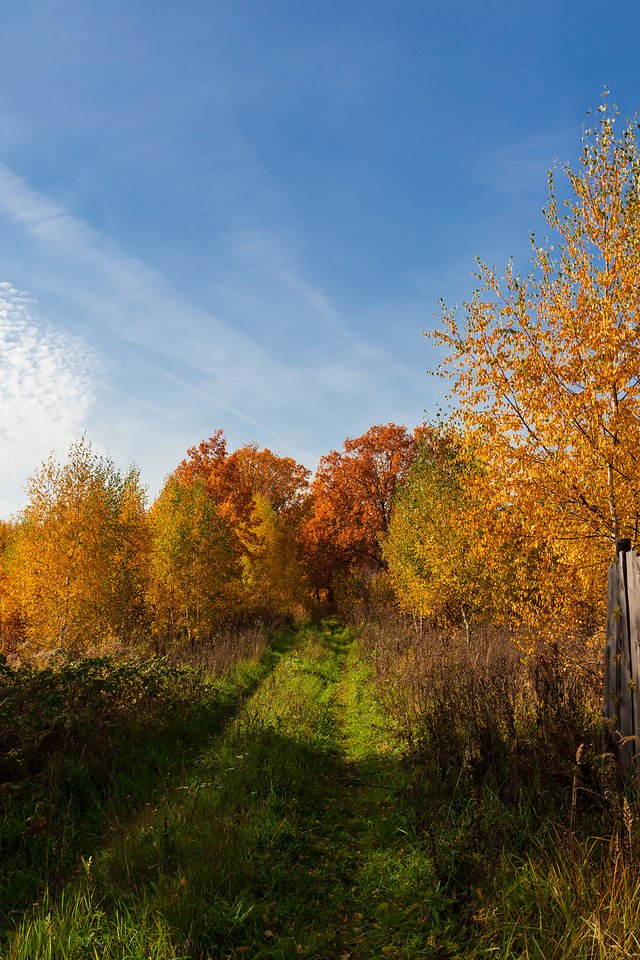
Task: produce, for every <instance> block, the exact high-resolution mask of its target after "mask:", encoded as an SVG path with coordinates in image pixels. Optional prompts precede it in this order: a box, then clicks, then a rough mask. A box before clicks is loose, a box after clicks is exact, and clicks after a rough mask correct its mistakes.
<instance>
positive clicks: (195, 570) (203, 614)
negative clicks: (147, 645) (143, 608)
mask: <svg viewBox="0 0 640 960" xmlns="http://www.w3.org/2000/svg"><path fill="white" fill-rule="evenodd" d="M150 523H151V529H152V535H153V551H152V560H151V576H150V579H149V592H148V600H149V608H150V612H151V615H152V619H153V627H154V632H155V635H156V638H157V641H158V646H162V647H165V646H166V645H167V643H172V642H173V641H175V640H178V639H180V638H184V639H186V640H188V642H189V643H190V644H191V645H192V646H195V645H196V644H197V643H198V642H200V641H202V640H204V639H207V638H208V637H210V636H211V634H212V633H213V632H214V630H215V628H216V627H217V626H218V625H219V624H220V622H221V621H222V620H223V619H224V617H225V616H227V615H228V613H229V612H230V609H231V608H232V607H233V603H234V587H235V592H236V593H237V589H238V583H239V579H240V572H241V571H240V567H239V564H238V561H237V558H236V557H235V556H234V551H233V547H232V544H231V537H230V532H229V526H228V524H227V522H226V521H225V519H224V517H223V516H222V514H221V512H220V510H219V508H218V506H217V504H216V503H215V501H214V500H213V499H212V497H211V496H210V495H209V494H208V492H207V490H206V488H205V485H204V483H203V481H202V480H200V479H196V480H193V481H192V482H180V481H179V480H177V479H176V477H175V476H170V477H169V478H168V479H167V482H166V483H165V486H164V488H163V489H162V491H161V493H160V495H159V497H158V498H157V500H156V501H155V502H154V504H153V506H152V508H151V511H150Z"/></svg>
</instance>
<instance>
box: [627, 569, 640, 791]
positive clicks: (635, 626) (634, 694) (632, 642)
mask: <svg viewBox="0 0 640 960" xmlns="http://www.w3.org/2000/svg"><path fill="white" fill-rule="evenodd" d="M626 557H627V595H628V598H629V653H630V657H631V678H632V685H633V686H632V690H631V701H632V704H633V736H634V738H635V739H634V740H633V742H632V748H633V756H634V758H635V764H634V772H635V774H636V776H639V775H640V767H639V766H638V763H639V761H640V749H639V742H638V736H639V735H640V561H639V560H638V555H637V553H636V552H635V550H630V551H629V552H628V553H627V555H626Z"/></svg>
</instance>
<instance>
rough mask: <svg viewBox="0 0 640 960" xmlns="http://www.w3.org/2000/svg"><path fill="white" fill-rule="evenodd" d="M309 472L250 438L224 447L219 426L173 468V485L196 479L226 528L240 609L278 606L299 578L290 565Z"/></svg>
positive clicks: (279, 609)
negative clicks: (281, 566)
mask: <svg viewBox="0 0 640 960" xmlns="http://www.w3.org/2000/svg"><path fill="white" fill-rule="evenodd" d="M309 475H310V474H309V471H308V470H307V469H306V468H305V467H304V466H302V465H301V464H299V463H297V462H296V461H295V460H294V459H293V458H291V457H281V456H278V455H277V454H275V453H272V451H271V450H268V449H263V450H261V449H259V448H258V447H257V446H256V445H255V444H253V443H251V444H246V445H245V446H243V447H240V448H239V449H238V450H235V451H234V452H232V453H228V452H227V444H226V440H225V438H224V435H223V432H222V431H221V430H217V431H216V432H215V433H214V434H213V436H211V437H210V438H209V439H208V440H206V441H203V442H202V443H200V444H199V445H198V446H194V447H191V448H190V449H189V450H188V451H187V456H186V458H185V459H184V460H183V461H182V463H181V464H180V465H179V466H178V468H177V469H176V471H175V474H174V480H175V482H176V483H177V484H178V485H179V486H181V487H182V486H190V485H193V484H194V483H198V484H200V485H201V486H202V490H203V492H204V494H205V495H206V496H207V497H208V498H209V499H210V501H211V502H212V503H213V504H215V508H216V512H217V516H218V518H219V520H220V521H221V522H222V523H223V524H224V526H225V529H226V537H227V544H228V547H229V549H230V550H231V553H232V555H233V556H234V558H235V560H236V561H237V563H238V564H239V565H240V567H239V568H238V569H240V568H241V569H242V570H243V571H244V574H243V577H242V585H243V586H244V597H243V598H242V604H243V605H244V607H245V612H250V611H251V609H253V608H254V607H255V608H256V609H257V610H258V608H259V611H263V612H264V611H266V610H267V608H269V609H271V610H272V611H273V612H278V613H281V612H284V611H283V607H284V606H286V603H287V601H286V600H285V599H284V597H285V594H286V589H285V586H284V585H285V584H293V583H294V581H295V582H296V583H297V582H299V579H300V577H299V574H295V575H294V570H295V569H296V568H297V562H298V538H299V526H300V522H301V519H302V515H303V510H304V503H305V499H306V496H307V491H308V487H309ZM283 551H284V552H283ZM285 554H286V559H285ZM276 555H280V556H281V559H282V560H283V563H285V566H286V568H287V569H286V574H285V573H284V572H283V574H282V576H281V575H280V574H277V575H276V573H275V566H274V564H275V557H276ZM258 585H259V589H258ZM268 598H271V600H270V601H269V602H267V601H268ZM271 601H273V602H271ZM298 604H299V589H298V587H297V586H296V589H295V590H293V591H291V605H292V607H297V606H298Z"/></svg>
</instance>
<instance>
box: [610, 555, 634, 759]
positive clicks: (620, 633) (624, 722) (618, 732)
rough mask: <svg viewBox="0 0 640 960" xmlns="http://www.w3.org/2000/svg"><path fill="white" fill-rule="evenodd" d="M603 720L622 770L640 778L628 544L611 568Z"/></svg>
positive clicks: (632, 606) (632, 570) (631, 556)
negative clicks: (633, 772) (632, 771)
mask: <svg viewBox="0 0 640 960" xmlns="http://www.w3.org/2000/svg"><path fill="white" fill-rule="evenodd" d="M604 716H605V719H606V732H605V736H606V738H607V739H608V740H609V744H610V745H611V746H614V747H615V748H616V749H617V751H618V755H619V757H620V762H621V764H622V768H623V770H624V771H625V772H627V771H631V770H632V769H633V770H635V772H636V775H639V776H640V739H639V737H640V557H638V554H637V553H636V552H635V550H632V549H631V541H630V540H618V541H617V543H616V558H615V560H614V562H613V563H612V564H611V566H610V567H609V594H608V600H607V643H606V647H605V655H604ZM636 757H637V758H638V759H637V760H636Z"/></svg>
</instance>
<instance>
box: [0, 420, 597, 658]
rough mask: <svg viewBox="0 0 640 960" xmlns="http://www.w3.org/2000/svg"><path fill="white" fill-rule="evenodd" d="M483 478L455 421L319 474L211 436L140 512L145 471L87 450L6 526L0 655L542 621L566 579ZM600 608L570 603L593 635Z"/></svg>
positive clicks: (330, 461)
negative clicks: (277, 632)
mask: <svg viewBox="0 0 640 960" xmlns="http://www.w3.org/2000/svg"><path fill="white" fill-rule="evenodd" d="M482 470H483V468H482V466H481V464H480V463H479V462H478V461H477V460H476V459H474V458H473V456H472V454H471V453H470V450H469V448H468V446H465V444H464V441H463V439H462V437H461V436H460V435H457V434H456V433H455V432H454V429H453V427H452V426H448V427H447V428H446V429H445V428H443V427H442V426H434V425H431V426H429V425H424V424H423V425H422V426H420V427H418V428H416V429H415V430H413V431H412V432H410V431H408V430H407V429H406V428H405V427H404V426H398V425H395V424H386V425H380V426H374V427H372V428H371V429H370V430H368V431H367V432H366V433H365V434H363V435H362V436H361V437H357V438H353V439H351V438H350V439H347V440H346V441H345V443H344V446H343V448H342V450H340V451H336V450H334V451H331V452H330V453H329V454H328V455H327V456H325V457H323V458H322V459H321V461H320V464H319V467H318V470H317V472H316V474H315V476H314V477H313V479H311V477H310V473H309V471H308V470H307V469H306V468H305V467H304V466H302V465H301V464H299V463H296V462H295V461H294V460H293V459H291V458H288V457H280V456H278V455H276V454H274V453H272V452H271V451H270V450H267V449H263V450H261V449H258V447H257V446H255V445H251V444H250V445H247V446H245V447H241V448H240V449H238V450H235V451H233V452H231V453H230V452H228V449H227V444H226V442H225V438H224V436H223V433H222V431H220V430H218V431H217V432H216V433H214V435H213V436H212V437H211V438H209V439H208V440H206V441H203V442H202V443H200V444H199V445H198V446H195V447H192V448H190V449H189V450H188V451H187V455H186V457H185V459H184V460H183V461H182V462H181V463H180V464H179V465H178V467H177V468H176V469H175V470H174V471H173V472H172V473H171V474H170V475H169V476H168V478H167V479H166V482H165V485H164V487H163V489H162V491H161V492H160V494H159V496H158V497H157V499H156V500H155V501H154V502H153V503H151V505H148V504H147V503H146V497H145V490H144V488H143V486H142V485H141V482H140V476H139V474H138V471H137V470H136V469H135V468H131V469H130V470H129V471H128V472H127V473H126V474H123V473H121V472H120V471H119V470H118V469H117V467H116V466H115V465H114V464H113V462H112V461H111V460H110V459H109V458H108V457H104V456H100V455H98V454H97V453H96V452H95V450H94V449H93V448H92V446H91V444H90V443H89V442H88V441H87V440H84V439H83V440H80V441H78V442H76V443H74V444H73V445H72V447H71V449H70V451H69V456H68V459H67V461H66V462H65V463H59V462H58V461H57V460H56V459H55V458H50V459H49V460H48V461H47V462H46V463H44V464H43V465H42V466H41V468H40V469H39V470H38V471H37V472H36V473H35V475H34V476H33V477H32V479H31V480H30V482H29V484H28V488H27V493H28V503H27V506H26V507H25V509H24V510H23V512H22V514H21V515H20V516H19V517H18V518H17V519H16V520H15V521H13V522H4V523H3V524H2V526H1V528H0V532H1V540H0V558H1V566H0V637H1V640H2V649H4V650H5V652H17V653H20V654H23V655H27V654H30V653H40V652H47V651H51V650H55V649H58V648H65V649H68V650H72V651H74V652H86V651H89V650H95V649H103V650H104V649H110V648H111V649H113V648H116V647H125V646H127V647H134V648H135V647H141V646H142V647H144V646H148V645H149V643H150V642H151V644H152V645H153V647H154V648H155V650H156V651H157V652H160V653H165V652H167V651H168V650H169V649H170V648H172V647H173V646H175V645H180V644H187V645H190V646H191V647H193V648H195V647H197V646H199V645H202V644H205V643H208V642H210V641H211V640H212V639H214V638H215V637H216V636H218V635H219V634H220V633H221V631H223V630H225V629H227V628H229V627H230V626H238V625H243V624H246V623H248V622H251V621H255V620H260V621H262V622H269V621H273V620H277V619H282V618H291V617H293V618H297V619H300V618H301V617H304V616H307V615H309V614H310V613H313V612H317V611H318V610H319V609H326V608H327V607H330V608H335V607H337V608H338V609H339V610H342V611H343V612H346V611H347V610H348V611H350V615H352V613H353V609H354V608H355V609H356V610H360V611H361V613H362V614H363V615H365V614H371V613H372V612H374V611H375V610H377V609H380V608H387V609H388V608H389V607H396V608H397V607H399V608H400V609H401V610H403V611H404V612H405V613H407V614H408V615H410V616H411V617H412V618H413V620H414V622H415V624H416V626H417V627H418V629H422V627H423V626H424V625H425V624H427V623H431V624H434V623H438V624H447V625H453V626H460V627H462V628H464V629H466V631H467V633H468V631H469V630H470V629H471V627H472V626H473V625H474V624H477V623H480V622H481V623H487V622H494V623H495V622H501V623H506V622H513V621H514V620H517V621H518V622H520V623H525V622H527V621H528V622H532V620H533V619H535V616H537V617H538V620H539V619H540V615H541V614H542V613H544V614H545V615H547V614H548V613H549V610H550V609H551V607H552V606H553V602H555V604H556V607H557V605H558V603H557V601H558V596H560V595H561V594H562V591H561V590H559V589H558V588H559V587H561V586H565V587H566V580H567V570H568V568H567V566H566V563H565V565H564V567H562V565H561V563H560V558H559V557H557V556H554V554H553V551H552V550H551V548H550V547H549V545H548V544H547V545H546V547H541V546H540V545H539V543H538V542H537V541H535V542H532V541H531V538H530V537H528V536H527V533H526V530H525V529H524V527H523V526H522V524H521V528H520V531H519V534H518V535H517V531H518V519H517V514H516V511H515V510H510V509H509V505H508V504H506V503H504V502H503V503H502V504H501V505H500V507H499V508H498V509H496V508H492V507H491V505H490V504H489V502H488V501H485V502H483V503H481V504H479V503H478V501H477V496H478V492H477V489H476V487H475V486H474V484H475V483H477V481H478V478H479V477H480V476H481V475H482ZM507 518H508V523H507V522H506V520H507ZM505 531H508V534H509V535H508V537H506V538H505V539H503V540H502V541H500V539H499V537H500V535H501V534H504V532H505ZM545 553H546V555H545ZM565 559H566V558H565ZM549 563H551V565H552V566H554V565H555V569H554V573H555V581H553V582H554V583H555V589H554V590H552V591H549V590H547V594H546V595H545V592H544V589H545V586H548V583H549V582H550V581H548V580H547V577H548V572H549V571H548V567H549ZM561 570H564V577H563V578H561V577H560V572H561ZM514 571H516V572H517V571H519V572H520V575H521V576H520V578H518V577H517V576H515V575H514ZM523 573H526V577H524V578H523V577H522V574H523ZM574 573H575V571H574ZM574 580H575V578H574ZM600 586H601V585H600ZM574 587H575V583H574ZM600 599H601V598H600V597H599V595H598V593H597V591H596V592H595V594H594V595H593V596H589V595H588V592H585V591H584V590H583V591H581V592H579V593H576V592H575V590H574V592H573V594H572V599H571V603H572V605H573V608H574V610H577V609H578V608H580V609H581V611H582V622H584V623H586V618H585V616H584V612H585V611H586V610H589V611H590V618H589V624H590V627H591V628H592V627H593V625H594V624H595V623H596V621H597V617H598V604H599V600H600Z"/></svg>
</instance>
